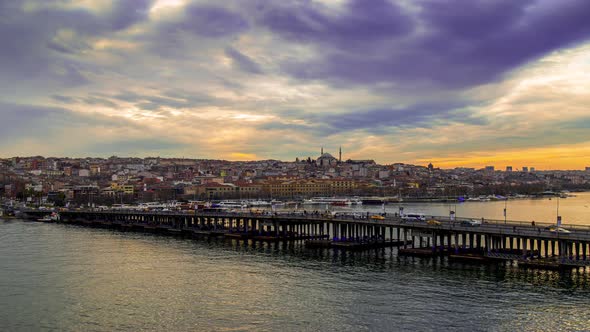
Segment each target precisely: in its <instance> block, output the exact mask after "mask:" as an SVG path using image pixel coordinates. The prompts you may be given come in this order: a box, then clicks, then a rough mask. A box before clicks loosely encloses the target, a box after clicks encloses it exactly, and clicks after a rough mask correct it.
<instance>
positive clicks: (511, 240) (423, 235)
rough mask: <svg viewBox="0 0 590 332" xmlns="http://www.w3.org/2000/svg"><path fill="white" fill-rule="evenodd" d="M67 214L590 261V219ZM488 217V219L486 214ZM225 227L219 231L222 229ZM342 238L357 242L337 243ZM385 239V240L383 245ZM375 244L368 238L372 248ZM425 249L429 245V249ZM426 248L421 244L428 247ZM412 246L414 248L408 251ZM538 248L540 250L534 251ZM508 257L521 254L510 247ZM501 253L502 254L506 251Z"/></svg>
mask: <svg viewBox="0 0 590 332" xmlns="http://www.w3.org/2000/svg"><path fill="white" fill-rule="evenodd" d="M23 212H24V213H25V215H26V216H28V217H29V218H32V219H35V218H41V217H43V216H45V215H47V214H48V211H39V210H26V211H23ZM59 214H60V219H61V221H62V222H82V221H84V222H86V223H89V222H90V223H93V224H101V225H108V226H114V225H121V226H135V227H142V228H144V229H168V230H170V233H172V232H183V231H190V232H201V233H203V234H208V233H211V232H214V233H215V235H224V234H225V235H227V236H228V237H234V238H258V239H265V238H268V239H271V240H302V239H329V240H330V241H333V242H334V243H336V245H333V246H332V247H334V248H336V247H342V248H346V247H347V246H351V247H355V248H357V249H358V248H362V245H361V244H362V243H372V244H373V246H375V243H379V242H383V243H385V242H387V243H394V242H395V243H396V245H399V246H400V247H403V249H409V247H410V246H411V248H412V249H414V248H416V249H426V250H428V249H430V250H431V251H432V252H433V253H435V254H436V253H439V254H440V253H443V252H447V251H451V250H450V249H451V248H453V251H457V250H460V249H466V248H476V249H478V250H479V251H481V252H482V253H488V254H491V253H502V252H509V251H510V252H514V251H515V250H516V251H518V252H522V256H521V259H527V260H528V259H533V258H541V257H545V258H547V257H558V258H559V259H560V260H561V261H562V262H563V265H564V266H565V265H568V266H571V265H576V266H586V265H588V262H590V259H589V258H590V227H589V226H573V225H567V226H562V227H563V228H566V229H567V232H556V231H555V230H551V229H549V227H550V226H554V225H552V224H546V223H536V224H535V225H533V224H532V223H530V222H521V221H506V222H504V221H503V220H502V221H500V220H483V223H482V224H481V225H472V224H470V223H468V221H472V219H458V220H451V219H449V218H448V217H436V216H435V217H431V218H428V220H430V219H434V220H437V221H438V222H427V221H420V220H404V219H403V218H400V217H399V216H395V215H393V216H391V215H389V216H385V217H384V218H383V219H380V218H379V219H372V218H371V215H363V217H358V216H355V217H351V216H334V215H332V214H321V213H307V214H301V213H288V212H283V213H262V214H261V213H251V212H201V211H196V212H182V211H136V210H114V211H96V210H67V211H60V212H59ZM479 221H481V220H479ZM217 233H219V234H217ZM340 242H346V243H353V244H354V243H357V245H352V244H347V245H344V244H343V245H338V244H339V243H340ZM377 246H378V245H377ZM368 247H369V246H367V248H368ZM422 251H424V250H422ZM422 251H420V252H422ZM409 252H411V251H409ZM532 252H536V253H538V254H537V255H536V256H534V257H533V255H531V253H532ZM505 256H506V257H508V258H506V259H507V260H508V259H513V258H514V257H513V256H514V254H510V255H505ZM499 257H503V256H502V255H500V256H499Z"/></svg>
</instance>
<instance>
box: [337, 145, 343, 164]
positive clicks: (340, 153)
mask: <svg viewBox="0 0 590 332" xmlns="http://www.w3.org/2000/svg"><path fill="white" fill-rule="evenodd" d="M338 162H340V163H341V162H342V145H341V146H340V150H339V151H338Z"/></svg>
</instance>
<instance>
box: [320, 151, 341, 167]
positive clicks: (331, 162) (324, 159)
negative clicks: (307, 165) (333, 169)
mask: <svg viewBox="0 0 590 332" xmlns="http://www.w3.org/2000/svg"><path fill="white" fill-rule="evenodd" d="M341 162H342V147H340V150H339V151H338V159H336V157H334V156H332V155H331V154H329V153H327V152H326V153H324V148H323V147H322V150H321V155H320V157H319V158H318V159H317V160H316V165H317V166H320V167H330V166H336V165H338V163H341Z"/></svg>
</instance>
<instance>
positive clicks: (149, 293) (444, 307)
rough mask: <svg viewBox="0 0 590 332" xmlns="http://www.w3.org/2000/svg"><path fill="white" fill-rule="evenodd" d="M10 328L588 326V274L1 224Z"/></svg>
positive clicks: (1, 293)
mask: <svg viewBox="0 0 590 332" xmlns="http://www.w3.org/2000/svg"><path fill="white" fill-rule="evenodd" d="M0 266H1V267H2V273H1V274H0V322H2V326H3V327H4V328H5V329H7V330H22V331H30V330H52V329H53V330H64V331H80V330H84V331H110V330H128V331H137V330H222V331H230V330H231V331H235V330H240V331H243V330H246V331H261V330H287V331H302V330H304V331H305V330H309V331H317V330H322V331H336V330H338V331H368V330H371V331H375V330H382V331H389V330H402V329H403V330H441V329H444V330H449V329H459V330H470V331H478V330H558V329H567V328H569V329H578V330H579V329H588V328H590V325H588V324H589V323H588V322H589V321H590V317H589V315H590V310H588V303H589V301H590V300H588V295H589V294H590V280H589V278H590V277H589V273H588V272H584V271H582V270H574V271H571V272H553V271H541V270H522V269H519V268H518V267H516V266H511V265H509V264H500V265H471V264H459V263H454V262H448V261H447V260H446V259H444V258H430V259H420V258H411V257H401V258H400V257H398V256H397V255H396V252H395V250H391V249H378V250H372V251H367V252H339V251H333V250H327V249H318V250H308V249H305V248H304V247H303V246H302V245H301V244H299V243H297V244H293V243H251V242H245V241H237V240H229V241H227V240H223V239H217V240H215V239H211V240H207V239H197V240H190V239H181V238H171V237H164V236H155V235H147V234H138V233H121V232H116V231H109V230H100V229H88V228H83V227H76V226H66V225H48V224H39V223H26V222H20V221H13V222H0Z"/></svg>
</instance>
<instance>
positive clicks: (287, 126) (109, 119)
mask: <svg viewBox="0 0 590 332" xmlns="http://www.w3.org/2000/svg"><path fill="white" fill-rule="evenodd" d="M589 15H590V1H587V0H560V1H553V0H547V1H544V0H536V1H535V0H519V1H514V0H449V1H445V0H415V1H413V0H412V1H410V0H399V1H393V0H391V1H388V0H281V1H271V0H226V1H193V0H121V1H114V4H113V2H111V1H106V0H36V1H35V0H0V43H1V47H0V73H1V78H2V79H1V80H0V156H2V157H9V156H16V155H20V156H23V155H39V154H40V155H45V156H49V155H52V156H106V157H108V156H111V155H119V156H157V155H159V156H178V157H183V156H184V157H196V158H215V159H217V158H223V159H230V160H246V159H267V158H273V159H282V160H294V159H295V157H307V156H312V157H317V155H318V154H319V151H320V147H321V146H323V147H324V149H325V150H326V151H328V152H332V153H333V154H336V153H337V150H338V147H339V146H342V148H343V155H344V158H345V159H347V158H353V159H355V158H358V159H375V160H376V161H378V162H380V163H392V162H410V163H416V164H427V163H428V162H430V161H432V162H433V163H434V164H435V166H441V167H455V166H470V167H480V166H483V165H496V167H504V166H506V165H512V166H514V167H522V166H534V167H537V168H538V169H557V168H562V169H564V168H567V169H580V168H583V167H584V166H590V19H589Z"/></svg>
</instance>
